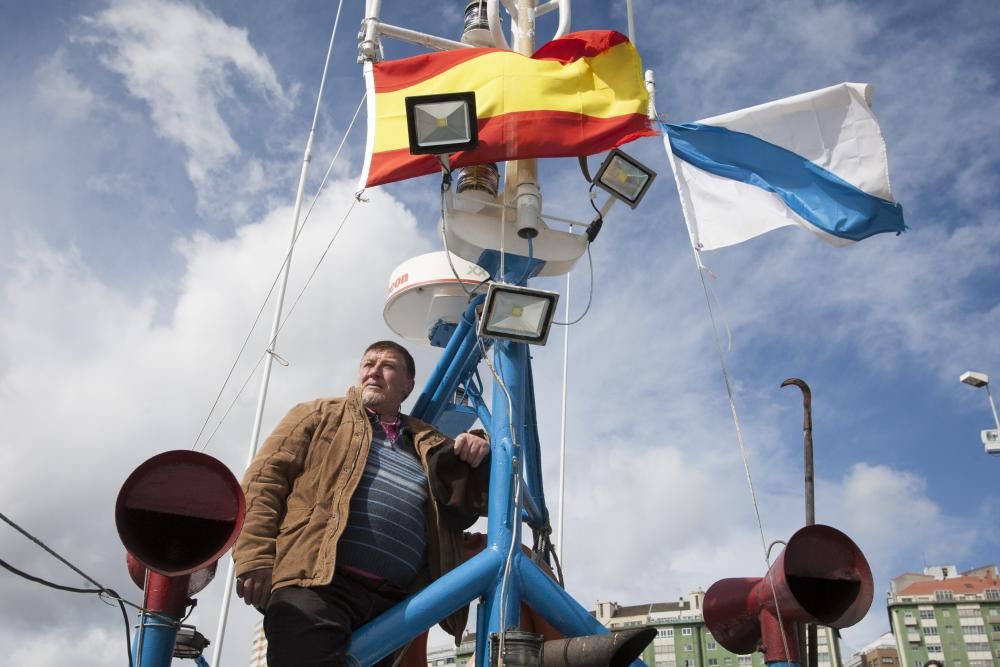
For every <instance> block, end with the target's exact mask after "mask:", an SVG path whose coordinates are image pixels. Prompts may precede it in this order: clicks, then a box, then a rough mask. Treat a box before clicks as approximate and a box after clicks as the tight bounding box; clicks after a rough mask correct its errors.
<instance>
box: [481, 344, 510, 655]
mask: <svg viewBox="0 0 1000 667" xmlns="http://www.w3.org/2000/svg"><path fill="white" fill-rule="evenodd" d="M476 343H477V344H478V345H479V351H480V353H481V354H482V356H483V361H485V362H486V366H487V368H489V369H490V372H491V373H492V374H493V379H494V380H496V382H497V385H499V387H500V389H501V390H502V391H503V393H504V396H506V397H507V417H508V419H509V423H508V427H509V429H510V440H511V449H512V450H513V453H514V455H513V456H512V458H511V467H512V468H513V472H514V490H513V495H512V498H511V502H512V504H513V508H512V509H513V513H512V517H513V521H520V520H521V468H520V457H519V456H518V454H519V453H520V448H521V445H520V444H519V443H518V440H517V435H516V430H515V427H514V400H513V398H512V397H511V395H510V390H508V388H507V383H505V382H504V381H503V378H502V377H501V376H500V374H499V373H498V372H497V369H496V368H495V367H494V366H493V363H492V362H491V361H490V358H489V355H487V354H486V348H485V346H484V345H483V339H482V338H481V337H477V338H476ZM516 546H517V541H516V540H514V539H513V536H512V539H511V541H510V549H508V551H507V559H506V561H505V562H504V568H503V576H502V578H501V580H500V646H499V647H498V649H499V650H498V653H499V656H500V659H499V661H498V663H499V664H502V663H503V655H504V637H505V636H506V634H507V630H506V622H507V583H508V582H509V581H510V570H511V566H512V564H513V562H514V549H515V548H516Z"/></svg>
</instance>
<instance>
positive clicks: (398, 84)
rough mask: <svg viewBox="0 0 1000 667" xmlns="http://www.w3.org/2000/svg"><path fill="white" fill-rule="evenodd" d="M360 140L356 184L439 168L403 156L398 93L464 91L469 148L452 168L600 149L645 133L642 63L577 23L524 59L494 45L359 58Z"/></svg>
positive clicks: (619, 43)
mask: <svg viewBox="0 0 1000 667" xmlns="http://www.w3.org/2000/svg"><path fill="white" fill-rule="evenodd" d="M365 82H366V85H367V87H368V141H367V150H366V152H365V166H364V169H363V173H362V176H361V187H362V188H365V187H371V186H373V185H379V184H382V183H391V182H393V181H399V180H402V179H406V178H412V177H414V176H422V175H424V174H432V173H435V172H437V171H440V166H439V163H438V161H437V158H435V157H434V156H431V155H411V154H410V151H409V141H408V137H407V131H406V106H405V104H404V100H405V99H406V98H407V97H409V96H412V95H430V94H438V93H449V92H460V91H470V90H471V91H474V92H475V94H476V115H477V117H478V120H479V123H478V125H479V146H478V147H477V148H475V149H473V150H470V151H464V152H460V153H456V154H454V155H452V156H451V166H452V167H462V166H468V165H473V164H481V163H484V162H500V161H503V160H517V159H525V158H542V157H573V156H578V155H591V154H593V153H600V152H603V151H607V150H610V149H612V148H614V147H616V146H619V145H621V144H624V143H626V142H628V141H631V140H633V139H637V138H638V137H641V136H649V135H655V134H656V131H655V130H654V129H653V128H652V127H651V126H650V122H649V119H648V117H647V109H648V105H649V96H648V94H647V92H646V87H645V84H644V83H643V79H642V63H641V61H640V60H639V54H638V53H637V52H636V50H635V47H634V46H632V44H631V43H630V42H629V41H628V38H627V37H625V36H624V35H622V34H620V33H617V32H613V31H609V30H586V31H582V32H575V33H570V34H568V35H565V36H563V37H561V38H559V39H554V40H552V41H551V42H549V43H547V44H545V45H544V46H542V47H541V48H540V49H538V50H537V51H536V52H535V53H534V54H533V55H532V56H531V57H528V56H524V55H520V54H518V53H514V52H512V51H506V50H503V49H457V50H455V51H445V52H441V53H431V54H426V55H419V56H414V57H412V58H404V59H402V60H386V61H382V62H378V63H375V64H374V65H372V64H371V63H369V64H366V65H365Z"/></svg>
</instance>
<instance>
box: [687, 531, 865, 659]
mask: <svg viewBox="0 0 1000 667" xmlns="http://www.w3.org/2000/svg"><path fill="white" fill-rule="evenodd" d="M874 591H875V586H874V582H873V580H872V573H871V568H870V567H869V566H868V561H867V560H865V557H864V554H863V553H861V550H860V549H859V548H858V546H857V545H856V544H854V542H853V541H851V538H849V537H848V536H847V535H845V534H844V533H842V532H840V531H839V530H837V529H835V528H831V527H830V526H824V525H820V524H817V525H814V526H806V527H805V528H802V529H800V530H799V531H798V532H796V533H795V534H794V535H793V536H792V537H791V539H790V540H788V545H787V546H786V547H785V549H784V550H783V551H782V552H781V555H780V556H778V559H777V560H776V561H775V562H774V563H773V564H772V565H771V569H770V571H769V572H768V574H767V575H766V576H765V577H763V578H740V579H722V580H720V581H717V582H715V583H714V584H713V585H712V586H711V587H710V588H709V589H708V592H707V593H706V594H705V608H704V614H705V623H706V624H707V625H708V628H709V630H711V632H712V636H713V637H715V638H716V639H717V640H718V641H719V643H720V644H722V645H723V646H724V647H725V648H726V649H727V650H729V651H732V652H733V653H744V654H745V653H750V652H752V651H755V650H761V651H763V652H764V658H765V661H766V662H769V663H770V662H798V661H799V650H798V645H797V641H796V632H795V630H794V624H795V623H821V624H823V625H827V626H830V627H833V628H846V627H849V626H851V625H854V624H855V623H857V622H858V621H860V620H861V619H862V618H864V615H865V614H866V613H868V609H869V608H870V607H871V603H872V598H873V597H874ZM779 616H780V619H781V622H780V623H779V621H778V617H779ZM782 625H783V626H784V630H785V633H784V641H783V640H782V633H781V627H782ZM786 645H787V651H786Z"/></svg>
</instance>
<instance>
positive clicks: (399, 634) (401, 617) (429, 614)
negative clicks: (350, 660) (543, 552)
mask: <svg viewBox="0 0 1000 667" xmlns="http://www.w3.org/2000/svg"><path fill="white" fill-rule="evenodd" d="M502 565H503V556H502V554H500V553H499V552H497V551H496V550H492V549H485V550H483V551H481V552H479V553H478V554H476V555H475V556H473V557H472V558H470V559H469V560H467V561H466V562H464V563H462V564H461V565H459V566H458V567H457V568H455V569H454V570H452V571H451V572H449V573H447V574H445V575H444V576H442V577H440V578H439V579H437V580H435V581H433V582H431V584H430V585H428V586H427V587H426V588H424V589H423V590H421V591H420V592H418V593H416V594H414V595H412V596H410V597H408V598H407V599H405V600H403V601H402V602H400V603H399V604H397V605H396V606H395V607H393V608H392V609H389V610H388V611H386V612H385V613H383V614H381V615H379V616H377V617H375V618H374V619H372V620H371V621H369V622H368V623H367V624H365V625H364V626H362V627H361V628H359V629H358V630H357V631H356V632H354V633H352V635H351V655H352V656H353V657H354V658H357V660H358V663H357V664H360V665H374V664H375V663H377V662H378V661H379V660H380V659H381V658H383V657H385V656H386V655H388V654H390V653H392V651H394V650H396V649H397V648H400V647H401V646H403V645H405V644H406V643H407V642H408V641H409V640H411V639H412V638H414V637H416V636H417V635H419V634H420V633H421V632H423V631H424V630H426V629H427V628H429V627H431V626H432V625H433V624H434V623H436V622H438V621H440V620H441V619H443V618H445V617H446V616H448V614H451V613H453V612H454V611H455V610H456V609H459V608H461V607H464V606H465V605H467V604H468V603H469V602H471V601H472V600H473V599H475V598H476V597H477V596H479V595H481V594H482V593H483V592H484V590H486V589H487V588H488V587H489V586H490V585H491V584H492V583H493V581H494V580H495V579H496V577H497V575H498V573H499V570H500V568H501V567H502ZM480 664H481V663H480Z"/></svg>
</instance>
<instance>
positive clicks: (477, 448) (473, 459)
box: [455, 433, 490, 468]
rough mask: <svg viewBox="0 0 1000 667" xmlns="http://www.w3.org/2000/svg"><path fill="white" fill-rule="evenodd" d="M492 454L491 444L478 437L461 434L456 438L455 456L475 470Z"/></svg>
mask: <svg viewBox="0 0 1000 667" xmlns="http://www.w3.org/2000/svg"><path fill="white" fill-rule="evenodd" d="M489 453H490V443H488V442H486V440H484V439H483V438H480V437H479V436H478V435H473V434H471V433H460V434H459V436H458V437H457V438H455V455H456V456H458V458H459V459H461V460H462V461H465V462H466V463H468V464H469V465H470V466H472V467H473V468H475V467H476V466H478V465H479V464H480V463H482V462H483V459H485V458H486V456H487V455H488V454H489Z"/></svg>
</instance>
